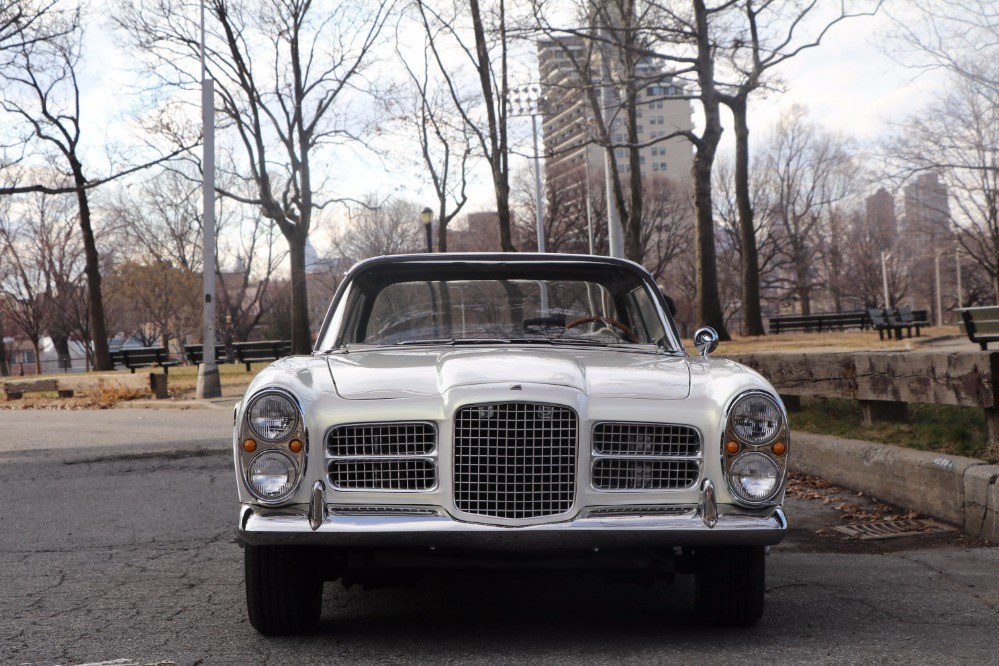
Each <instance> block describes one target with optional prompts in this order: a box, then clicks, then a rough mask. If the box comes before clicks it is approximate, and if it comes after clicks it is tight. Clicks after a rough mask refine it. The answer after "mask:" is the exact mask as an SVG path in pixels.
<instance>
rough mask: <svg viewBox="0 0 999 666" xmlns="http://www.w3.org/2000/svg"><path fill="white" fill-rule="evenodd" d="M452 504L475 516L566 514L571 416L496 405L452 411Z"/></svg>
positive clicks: (530, 406) (572, 459)
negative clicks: (453, 429)
mask: <svg viewBox="0 0 999 666" xmlns="http://www.w3.org/2000/svg"><path fill="white" fill-rule="evenodd" d="M454 426H455V432H454V447H455V452H454V501H455V506H456V507H457V508H458V510H459V511H462V512H464V513H467V514H472V515H476V516H486V517H494V518H508V519H527V518H539V517H544V516H555V515H559V514H563V513H566V512H568V511H569V510H570V509H571V508H572V505H573V501H574V500H575V489H576V446H577V444H576V439H577V437H576V413H575V412H574V411H573V410H571V409H569V408H568V407H564V406H561V405H548V404H537V403H523V402H502V403H488V404H480V405H469V406H466V407H462V408H461V409H459V410H458V412H457V414H456V416H455V424H454Z"/></svg>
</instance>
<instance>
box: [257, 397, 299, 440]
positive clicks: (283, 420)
mask: <svg viewBox="0 0 999 666" xmlns="http://www.w3.org/2000/svg"><path fill="white" fill-rule="evenodd" d="M247 417H248V418H247V420H248V421H249V424H250V430H252V431H253V434H254V435H256V436H257V437H259V438H260V439H263V440H266V441H268V442H277V441H280V440H283V439H287V438H288V437H290V436H291V434H292V433H293V432H294V431H295V428H296V427H297V426H298V409H296V408H295V405H294V404H292V402H291V400H290V399H288V398H287V397H285V396H284V395H282V394H280V393H265V394H264V395H262V396H260V397H259V398H257V399H255V400H254V401H253V402H252V403H251V404H250V409H249V413H248V415H247Z"/></svg>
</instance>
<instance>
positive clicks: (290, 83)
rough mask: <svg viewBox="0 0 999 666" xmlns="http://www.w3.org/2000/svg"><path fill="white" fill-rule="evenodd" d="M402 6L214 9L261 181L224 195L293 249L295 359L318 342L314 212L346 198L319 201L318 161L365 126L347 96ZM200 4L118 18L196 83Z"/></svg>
mask: <svg viewBox="0 0 999 666" xmlns="http://www.w3.org/2000/svg"><path fill="white" fill-rule="evenodd" d="M394 4H395V2H394V0H372V1H371V2H361V3H341V4H338V5H336V6H334V7H332V8H331V9H329V10H327V11H322V10H321V9H319V8H316V7H315V6H314V5H313V3H312V2H309V1H308V0H274V1H273V2H269V3H266V4H263V5H253V6H250V5H246V6H244V5H242V4H241V3H232V2H229V1H228V0H211V1H210V2H209V3H208V5H209V7H208V8H209V14H210V16H211V19H212V24H211V25H210V26H209V29H211V30H212V32H213V34H212V38H213V39H212V40H211V44H210V45H209V46H208V47H207V51H206V58H207V67H208V72H209V74H210V76H211V77H212V78H213V79H214V80H215V84H216V91H217V94H218V97H219V100H220V103H221V112H222V114H223V116H224V118H225V119H226V122H227V123H228V124H229V125H230V127H231V129H232V131H233V132H234V134H235V136H236V137H237V141H238V142H239V144H240V145H241V147H242V148H243V150H244V152H245V157H246V168H247V169H248V170H249V173H250V178H251V180H252V182H253V184H254V186H255V193H254V195H253V196H245V195H243V194H241V193H239V192H234V191H229V190H221V191H222V194H223V195H225V196H227V197H230V198H233V199H236V200H237V201H242V202H243V203H247V204H252V205H255V206H258V207H259V209H260V211H261V213H262V214H263V215H264V217H266V218H267V219H269V220H272V221H273V222H274V223H275V224H276V225H277V226H278V228H279V229H280V230H281V233H282V234H283V235H284V237H285V239H286V240H287V242H288V249H289V257H290V261H291V301H292V317H291V320H292V326H291V331H292V335H291V339H292V348H293V351H294V352H295V353H308V352H309V350H310V349H311V347H312V342H311V335H310V330H309V309H308V293H307V283H306V278H305V248H306V245H307V243H308V238H309V232H310V231H311V229H312V216H313V213H314V212H315V211H316V210H318V209H322V208H324V207H326V206H328V205H330V204H332V203H334V202H335V201H338V199H336V198H333V197H325V196H323V195H322V193H323V191H324V189H325V185H326V183H324V182H323V181H324V171H323V170H322V169H321V168H318V166H319V165H318V164H317V163H316V156H317V154H319V153H320V152H321V151H323V150H325V149H327V148H329V147H332V146H334V145H336V144H338V143H342V142H349V141H356V140H358V139H360V137H361V136H362V135H363V133H364V132H365V131H366V128H365V127H363V126H361V125H359V124H358V123H357V122H352V120H353V118H354V116H353V114H351V113H350V111H349V101H350V98H351V96H352V95H353V94H354V91H355V90H357V89H359V88H362V87H363V86H364V85H365V80H364V68H365V66H366V65H367V64H368V62H369V61H370V60H371V59H372V50H373V48H374V46H375V44H376V43H377V41H378V39H379V36H380V34H381V31H382V28H383V27H384V25H385V22H386V20H387V18H388V16H389V13H390V12H391V11H392V9H393V7H394ZM198 5H199V3H194V2H178V3H162V4H159V5H158V6H157V7H156V8H155V9H154V10H152V11H146V10H145V9H144V8H143V6H142V5H141V3H138V2H133V1H132V0H127V1H126V2H123V4H122V6H121V8H120V11H119V12H117V14H116V16H115V20H116V21H117V22H118V24H119V25H120V26H121V27H123V28H124V29H125V30H126V32H127V33H128V35H129V36H130V39H131V41H132V42H133V43H134V44H135V45H136V46H138V47H139V48H140V49H141V50H142V51H143V52H144V53H146V54H147V56H148V57H149V59H150V65H151V67H152V68H153V69H154V70H155V71H156V72H158V73H159V74H160V76H161V77H162V78H163V80H169V81H173V82H175V83H176V84H177V85H180V86H185V87H188V88H192V87H194V86H195V85H196V84H197V80H196V79H195V77H194V75H193V74H192V72H193V71H194V68H193V67H192V65H193V64H194V63H196V62H197V60H198V57H199V55H200V39H199V35H198V27H197V25H196V24H195V23H194V22H193V21H192V20H191V17H194V16H197V10H198ZM216 44H218V46H215V45H216ZM340 200H342V199H340Z"/></svg>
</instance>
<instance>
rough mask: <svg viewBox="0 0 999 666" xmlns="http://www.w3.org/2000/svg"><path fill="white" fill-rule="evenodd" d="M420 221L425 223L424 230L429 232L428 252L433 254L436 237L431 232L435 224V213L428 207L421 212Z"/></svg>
mask: <svg viewBox="0 0 999 666" xmlns="http://www.w3.org/2000/svg"><path fill="white" fill-rule="evenodd" d="M420 221H421V222H423V228H424V229H426V230H427V252H428V253H432V252H433V251H434V236H433V233H432V231H431V228H432V227H433V223H434V211H433V210H431V209H430V206H427V207H426V208H424V209H423V210H421V211H420Z"/></svg>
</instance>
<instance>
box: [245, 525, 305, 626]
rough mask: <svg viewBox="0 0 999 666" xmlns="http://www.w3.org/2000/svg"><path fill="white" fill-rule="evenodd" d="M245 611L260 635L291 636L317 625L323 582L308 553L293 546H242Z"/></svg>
mask: <svg viewBox="0 0 999 666" xmlns="http://www.w3.org/2000/svg"><path fill="white" fill-rule="evenodd" d="M243 561H244V564H245V575H246V610H247V613H248V614H249V616H250V624H251V625H253V628H254V629H256V630H257V631H259V632H260V633H262V634H269V635H277V634H295V633H301V632H304V631H308V630H310V629H313V628H315V626H316V625H317V624H319V618H320V616H321V615H322V611H323V579H322V578H321V577H319V576H317V575H316V573H315V572H316V570H315V563H314V562H313V558H312V557H311V556H310V551H309V550H308V549H305V548H296V547H294V546H254V545H253V544H249V543H248V544H245V545H244V549H243Z"/></svg>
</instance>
